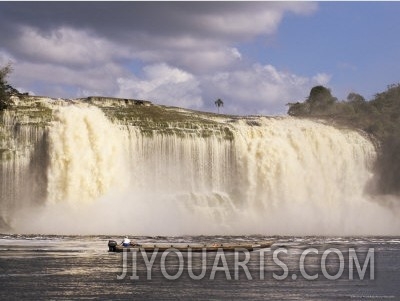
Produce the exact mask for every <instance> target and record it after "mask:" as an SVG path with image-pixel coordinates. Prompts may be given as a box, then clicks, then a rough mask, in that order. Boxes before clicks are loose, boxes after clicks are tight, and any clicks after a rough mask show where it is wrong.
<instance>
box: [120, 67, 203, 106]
mask: <svg viewBox="0 0 400 301" xmlns="http://www.w3.org/2000/svg"><path fill="white" fill-rule="evenodd" d="M143 73H144V75H143V77H142V78H141V79H139V78H137V77H130V78H118V80H117V82H118V85H119V91H118V93H117V96H120V97H135V98H139V99H150V100H153V101H154V102H158V103H162V104H166V105H173V106H180V107H191V108H200V107H201V106H202V99H201V96H200V89H199V82H198V81H197V79H196V78H195V77H194V76H193V75H192V74H190V73H188V72H186V71H183V70H180V69H178V68H174V67H171V66H168V65H167V64H165V63H162V64H155V65H149V66H146V67H144V68H143Z"/></svg>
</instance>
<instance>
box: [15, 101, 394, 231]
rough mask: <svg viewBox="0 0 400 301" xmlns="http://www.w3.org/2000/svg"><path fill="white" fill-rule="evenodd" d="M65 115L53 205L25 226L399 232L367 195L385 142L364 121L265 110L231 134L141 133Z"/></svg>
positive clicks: (59, 124)
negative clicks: (269, 114) (378, 144)
mask: <svg viewBox="0 0 400 301" xmlns="http://www.w3.org/2000/svg"><path fill="white" fill-rule="evenodd" d="M55 118H56V121H55V123H54V125H52V127H51V128H50V132H49V156H50V158H49V168H48V196H47V198H48V202H47V203H48V204H47V206H46V208H45V209H43V208H42V209H40V210H38V211H37V212H36V213H32V212H31V213H30V215H31V216H32V214H33V215H35V216H36V219H35V223H34V225H32V224H31V223H25V224H24V223H21V224H20V225H19V227H20V229H21V231H31V232H46V231H47V232H49V231H50V232H51V231H54V232H55V233H75V234H88V233H93V234H94V233H97V234H113V233H114V234H123V233H129V234H135V235H184V234H238V235H239V234H268V235H274V234H276V235H281V234H286V235H313V234H336V235H350V234H370V235H372V234H396V233H397V234H398V233H399V229H400V228H399V222H398V221H397V219H396V216H395V214H394V213H393V212H391V211H390V210H388V209H386V208H385V207H383V206H381V205H379V204H378V203H377V202H374V201H372V199H371V198H370V197H368V196H367V195H366V194H365V191H364V190H365V188H366V186H367V185H368V183H369V181H371V179H372V173H371V167H372V164H373V162H374V160H375V158H376V152H375V148H374V146H373V144H372V143H371V142H370V141H369V140H368V139H367V138H365V137H363V136H362V135H361V134H359V133H357V132H355V131H350V130H345V129H341V130H339V129H336V128H334V127H332V126H328V125H324V124H322V123H319V122H313V121H309V120H300V119H295V118H290V117H281V118H261V117H260V118H257V119H252V124H253V125H248V123H247V121H246V120H240V121H237V122H235V123H231V124H227V126H229V127H231V129H232V131H233V137H234V139H232V140H228V139H223V137H222V136H221V134H220V133H219V132H217V131H216V132H215V134H214V135H211V136H208V137H202V136H201V135H200V134H196V133H193V132H185V131H184V130H182V129H180V130H177V131H176V133H175V134H163V133H161V132H157V131H154V132H153V134H152V135H148V134H143V133H142V132H141V130H140V128H137V127H134V126H126V125H117V124H113V123H111V122H110V121H109V120H108V119H107V118H106V117H105V116H104V114H103V113H102V112H101V111H100V109H98V108H95V107H77V106H69V107H62V108H60V109H59V110H58V111H57V113H56V114H55ZM221 122H222V121H221ZM70 204H73V206H70ZM371 219H373V220H374V222H373V223H371V222H370V220H371ZM27 225H28V226H27ZM49 225H51V226H49Z"/></svg>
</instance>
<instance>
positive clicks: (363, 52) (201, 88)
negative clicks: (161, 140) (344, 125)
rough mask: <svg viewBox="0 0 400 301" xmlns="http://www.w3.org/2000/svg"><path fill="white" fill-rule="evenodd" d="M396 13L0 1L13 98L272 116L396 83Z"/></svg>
mask: <svg viewBox="0 0 400 301" xmlns="http://www.w3.org/2000/svg"><path fill="white" fill-rule="evenodd" d="M399 15H400V2H378V1H377V2H285V1H281V2H245V1H243V2H240V1H235V2H212V1H204V2H183V1H179V2H168V1H163V2H138V1H135V2H95V1H94V2H3V1H1V2H0V66H5V65H6V64H7V63H9V62H11V64H12V67H13V72H12V74H11V75H10V76H9V79H8V81H9V83H10V84H11V85H13V86H14V87H16V88H17V89H18V90H20V91H21V92H29V93H30V94H33V95H44V96H50V97H61V98H77V97H86V96H93V95H101V96H112V97H123V98H135V99H144V100H150V101H152V102H153V103H157V104H163V105H170V106H179V107H184V108H190V109H196V110H202V111H212V112H213V111H216V108H215V105H214V102H215V100H216V99H218V98H221V99H222V100H223V101H224V107H223V108H222V110H221V112H222V113H227V114H239V115H245V114H262V115H280V114H285V113H286V111H287V106H286V104H287V103H289V102H296V101H303V100H304V99H306V97H307V96H308V95H309V91H310V89H311V88H312V87H313V86H316V85H324V86H326V87H328V88H330V89H331V91H332V94H333V95H334V96H336V97H337V98H338V99H339V100H344V99H346V97H347V95H348V94H349V93H350V92H356V93H359V94H361V95H363V96H364V97H365V98H366V99H367V100H369V99H372V98H373V96H374V95H375V94H376V93H379V92H383V91H385V90H386V87H387V86H388V85H390V84H396V83H399V82H400V81H399V76H400V39H399V38H398V35H399V32H400V18H399V17H398V16H399Z"/></svg>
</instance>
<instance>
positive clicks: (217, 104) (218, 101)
mask: <svg viewBox="0 0 400 301" xmlns="http://www.w3.org/2000/svg"><path fill="white" fill-rule="evenodd" d="M215 105H216V106H217V108H218V114H219V107H223V106H224V102H223V101H222V100H221V99H220V98H218V99H217V100H216V101H215Z"/></svg>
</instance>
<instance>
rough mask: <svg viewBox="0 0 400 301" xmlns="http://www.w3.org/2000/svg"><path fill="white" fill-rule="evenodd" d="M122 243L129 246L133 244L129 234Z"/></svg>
mask: <svg viewBox="0 0 400 301" xmlns="http://www.w3.org/2000/svg"><path fill="white" fill-rule="evenodd" d="M122 245H123V246H124V247H129V246H130V245H131V240H130V239H129V238H128V236H125V238H124V240H123V241H122Z"/></svg>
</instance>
